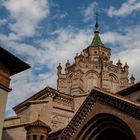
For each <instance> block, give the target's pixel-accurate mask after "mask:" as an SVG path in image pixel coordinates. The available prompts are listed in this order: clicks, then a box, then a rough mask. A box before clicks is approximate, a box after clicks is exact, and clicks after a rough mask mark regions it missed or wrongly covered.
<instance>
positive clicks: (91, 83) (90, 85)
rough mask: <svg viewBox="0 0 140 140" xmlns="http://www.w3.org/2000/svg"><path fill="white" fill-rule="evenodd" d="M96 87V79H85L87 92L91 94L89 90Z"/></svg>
mask: <svg viewBox="0 0 140 140" xmlns="http://www.w3.org/2000/svg"><path fill="white" fill-rule="evenodd" d="M94 87H97V79H96V78H95V77H90V78H88V79H87V92H91V90H92V89H93V88H94Z"/></svg>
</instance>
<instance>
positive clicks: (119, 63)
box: [116, 59, 122, 68]
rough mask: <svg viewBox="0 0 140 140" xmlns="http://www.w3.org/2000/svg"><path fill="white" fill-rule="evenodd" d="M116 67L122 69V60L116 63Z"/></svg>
mask: <svg viewBox="0 0 140 140" xmlns="http://www.w3.org/2000/svg"><path fill="white" fill-rule="evenodd" d="M116 65H117V66H118V67H119V68H121V67H122V63H121V61H120V59H119V60H118V62H117V63H116Z"/></svg>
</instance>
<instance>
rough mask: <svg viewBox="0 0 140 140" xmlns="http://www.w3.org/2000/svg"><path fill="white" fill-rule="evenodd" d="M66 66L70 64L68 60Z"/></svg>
mask: <svg viewBox="0 0 140 140" xmlns="http://www.w3.org/2000/svg"><path fill="white" fill-rule="evenodd" d="M68 66H70V62H69V60H67V63H66V68H67V67H68Z"/></svg>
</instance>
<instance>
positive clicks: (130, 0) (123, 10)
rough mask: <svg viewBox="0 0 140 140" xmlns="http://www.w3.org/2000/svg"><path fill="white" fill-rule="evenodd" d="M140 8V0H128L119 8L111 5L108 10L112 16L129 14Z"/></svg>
mask: <svg viewBox="0 0 140 140" xmlns="http://www.w3.org/2000/svg"><path fill="white" fill-rule="evenodd" d="M138 10H140V1H139V0H127V1H126V2H124V3H122V5H121V7H120V8H119V9H116V8H115V7H113V6H110V8H109V10H108V12H107V13H108V15H109V16H110V17H113V16H127V15H129V14H131V13H132V12H134V11H138Z"/></svg>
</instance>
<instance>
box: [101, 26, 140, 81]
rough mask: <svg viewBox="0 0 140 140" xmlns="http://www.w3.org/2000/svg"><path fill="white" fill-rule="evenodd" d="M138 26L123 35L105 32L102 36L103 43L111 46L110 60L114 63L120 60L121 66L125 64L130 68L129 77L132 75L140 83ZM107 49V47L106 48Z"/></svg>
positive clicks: (139, 30)
mask: <svg viewBox="0 0 140 140" xmlns="http://www.w3.org/2000/svg"><path fill="white" fill-rule="evenodd" d="M139 34H140V25H139V26H135V27H133V28H132V27H128V28H127V29H126V30H124V32H123V33H117V32H106V33H104V34H102V39H103V40H104V41H103V42H105V43H110V44H111V45H112V51H113V54H112V58H113V60H114V61H115V62H116V61H117V60H118V59H121V61H122V62H123V64H124V63H125V62H127V63H128V65H129V66H130V75H131V74H132V73H133V74H134V76H135V77H136V81H140V75H139V70H140V65H139V62H140V57H139V54H140V46H139V44H140V39H139ZM108 47H109V46H108Z"/></svg>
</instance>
